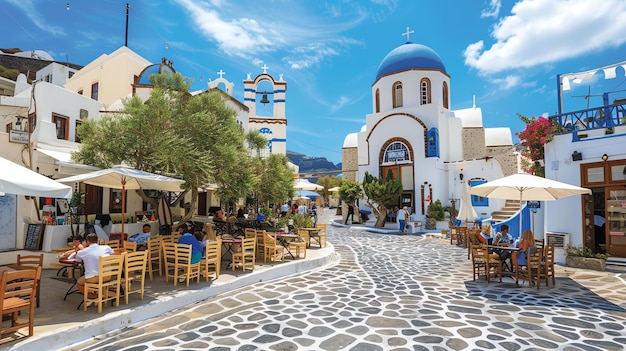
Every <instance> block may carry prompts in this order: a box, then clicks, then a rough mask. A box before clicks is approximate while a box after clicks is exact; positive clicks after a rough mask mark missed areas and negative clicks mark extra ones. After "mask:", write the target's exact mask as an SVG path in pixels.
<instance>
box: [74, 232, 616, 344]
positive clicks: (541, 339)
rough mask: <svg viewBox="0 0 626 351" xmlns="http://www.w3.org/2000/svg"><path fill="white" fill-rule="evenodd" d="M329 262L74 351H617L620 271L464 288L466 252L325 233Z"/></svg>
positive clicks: (416, 238) (439, 244) (438, 244)
mask: <svg viewBox="0 0 626 351" xmlns="http://www.w3.org/2000/svg"><path fill="white" fill-rule="evenodd" d="M328 240H329V242H331V243H332V244H333V245H334V246H335V250H336V252H337V253H338V254H339V255H340V260H339V261H338V263H336V264H333V265H331V266H327V267H324V268H321V269H317V270H314V271H309V272H305V273H300V274H298V275H294V276H289V277H285V278H282V279H278V280H274V281H268V282H261V283H258V284H255V285H253V286H249V287H247V288H245V289H240V290H237V291H233V292H231V293H229V294H227V295H224V296H218V297H216V298H212V299H209V300H207V301H205V302H203V303H200V304H197V305H194V306H190V307H189V308H187V309H184V310H179V311H175V312H172V313H168V314H166V315H163V316H161V317H160V318H156V319H153V320H150V321H146V322H143V323H140V324H138V325H136V326H133V327H131V328H128V329H126V330H123V331H120V332H116V333H111V334H108V335H105V336H101V337H100V338H99V339H100V340H93V341H91V342H89V343H84V344H82V345H80V347H78V348H77V347H73V348H71V349H73V350H77V349H81V350H133V351H135V350H193V349H202V350H358V351H362V350H365V351H368V350H623V349H624V345H626V298H624V296H626V285H625V284H624V281H623V280H622V279H620V275H615V274H607V273H606V272H592V271H577V270H564V269H563V268H562V267H559V268H558V272H557V273H558V277H557V283H556V287H553V286H552V285H550V286H549V287H542V288H541V289H539V290H537V289H536V288H535V287H529V286H528V284H526V285H525V286H519V287H518V286H516V285H515V283H514V281H513V280H512V278H508V277H505V278H504V279H503V282H502V283H498V282H495V283H494V282H492V283H490V284H487V282H486V281H485V280H484V279H483V280H477V281H473V280H472V269H471V261H470V260H468V259H467V250H466V249H463V248H459V247H456V246H451V245H449V243H447V242H446V241H445V240H439V239H428V238H425V237H423V236H420V235H393V234H377V233H368V232H365V231H363V230H356V229H347V228H335V227H330V226H329V227H328Z"/></svg>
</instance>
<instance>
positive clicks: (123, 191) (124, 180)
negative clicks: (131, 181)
mask: <svg viewBox="0 0 626 351" xmlns="http://www.w3.org/2000/svg"><path fill="white" fill-rule="evenodd" d="M125 214H126V178H124V179H122V235H121V237H120V246H121V247H122V248H124V239H125V237H124V222H126V219H125V218H124V215H125Z"/></svg>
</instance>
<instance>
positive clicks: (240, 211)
mask: <svg viewBox="0 0 626 351" xmlns="http://www.w3.org/2000/svg"><path fill="white" fill-rule="evenodd" d="M237 218H246V216H244V215H243V208H239V209H238V210H237Z"/></svg>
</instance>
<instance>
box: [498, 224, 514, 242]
mask: <svg viewBox="0 0 626 351" xmlns="http://www.w3.org/2000/svg"><path fill="white" fill-rule="evenodd" d="M493 244H494V245H501V246H508V245H511V244H513V237H512V236H511V234H509V226H508V225H506V224H503V225H502V226H500V231H499V232H498V233H497V234H496V237H495V239H493Z"/></svg>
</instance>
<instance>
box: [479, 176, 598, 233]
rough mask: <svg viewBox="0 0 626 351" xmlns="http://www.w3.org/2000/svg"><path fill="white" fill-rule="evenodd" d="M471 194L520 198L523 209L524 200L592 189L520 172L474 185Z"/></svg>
mask: <svg viewBox="0 0 626 351" xmlns="http://www.w3.org/2000/svg"><path fill="white" fill-rule="evenodd" d="M470 194H472V195H478V196H482V197H489V198H494V199H509V200H519V204H520V209H521V208H522V201H551V200H558V199H562V198H564V197H568V196H573V195H582V194H591V190H590V189H587V188H581V187H578V186H575V185H571V184H567V183H562V182H558V181H556V180H551V179H546V178H542V177H537V176H534V175H531V174H528V173H523V172H520V173H517V174H513V175H510V176H508V177H504V178H500V179H496V180H493V181H490V182H487V183H483V184H480V185H477V186H474V187H472V188H471V189H470ZM521 234H522V220H521V218H520V235H521Z"/></svg>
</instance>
